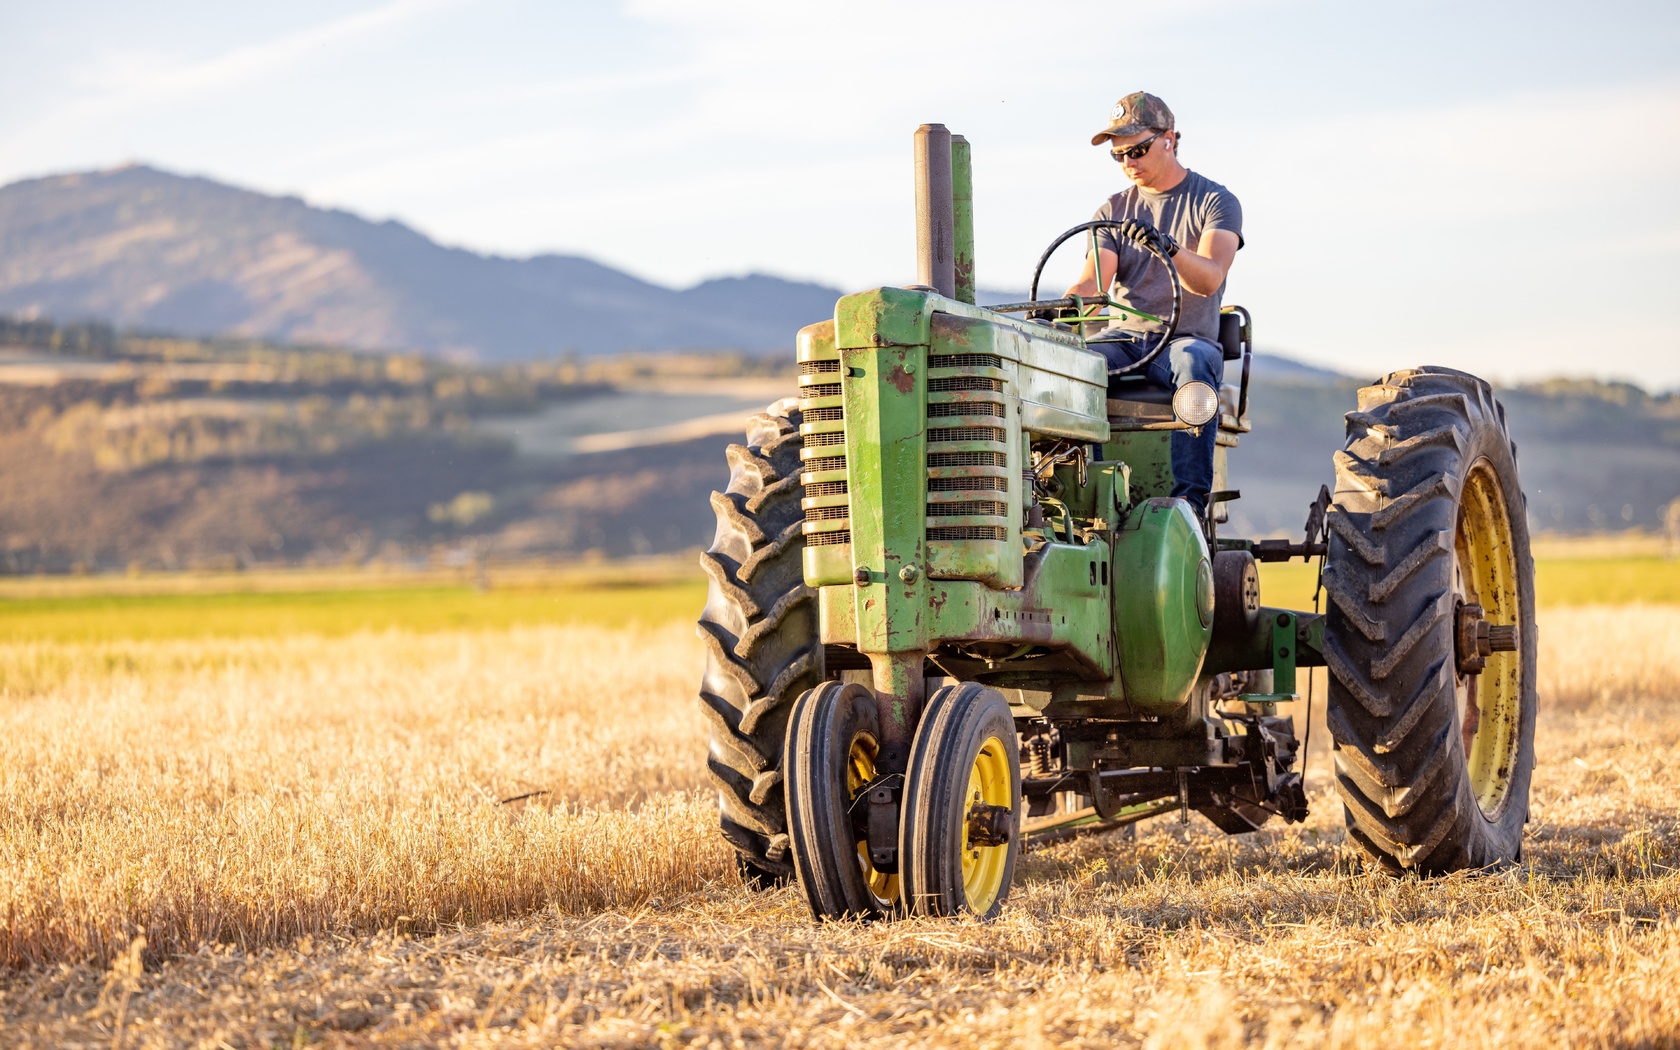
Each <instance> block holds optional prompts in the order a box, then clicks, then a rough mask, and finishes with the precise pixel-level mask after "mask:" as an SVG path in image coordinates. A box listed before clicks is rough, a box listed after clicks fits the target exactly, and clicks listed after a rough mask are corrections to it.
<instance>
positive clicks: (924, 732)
mask: <svg viewBox="0 0 1680 1050" xmlns="http://www.w3.org/2000/svg"><path fill="white" fill-rule="evenodd" d="M916 141H917V151H918V152H917V174H918V182H917V203H918V219H919V227H920V228H919V234H920V236H919V242H920V243H919V264H920V270H921V283H920V284H919V285H917V286H913V287H910V288H877V289H874V290H872V291H866V292H860V293H858V294H856V295H848V296H845V297H844V298H842V299H840V300H839V302H838V303H837V304H836V305H835V309H834V316H833V317H832V318H828V319H825V320H822V321H820V322H818V323H816V324H812V325H809V326H808V327H806V328H805V329H803V330H802V331H800V333H799V336H798V361H799V396H798V397H797V398H789V399H787V400H785V401H780V402H777V403H776V404H775V405H772V406H771V407H770V409H769V410H768V411H767V412H766V413H765V414H763V415H759V416H757V417H755V418H754V420H753V421H752V423H751V425H750V429H749V431H748V434H747V442H746V444H744V445H734V446H731V447H730V449H729V463H730V468H731V470H730V481H729V486H728V489H727V490H726V491H724V492H721V493H717V494H715V495H714V496H713V500H712V503H713V506H714V508H715V510H716V512H717V534H716V540H715V542H714V543H713V545H712V547H711V549H710V550H708V551H707V552H706V553H705V555H703V557H702V563H703V565H704V567H705V569H706V571H707V572H708V573H709V575H710V578H711V582H710V590H709V595H708V600H707V605H706V609H705V612H704V613H703V615H702V618H701V620H700V636H701V638H702V639H703V641H704V642H705V644H706V646H707V650H708V655H707V666H706V671H705V677H704V679H703V681H702V684H701V690H700V692H701V700H702V706H703V709H704V711H705V713H706V715H707V716H708V719H709V722H710V726H711V744H710V753H709V769H710V774H711V776H712V778H713V780H714V782H715V785H716V787H717V790H718V796H719V798H720V800H721V809H722V820H721V824H722V831H723V834H724V836H725V837H726V838H727V839H728V840H729V842H730V843H731V844H733V846H734V848H735V850H736V851H737V854H738V858H739V862H740V865H741V868H742V871H743V872H744V873H745V874H746V875H747V876H748V877H749V878H751V879H753V880H755V881H757V882H760V883H765V884H769V883H775V882H778V881H782V880H785V879H787V878H789V877H796V878H797V879H798V882H799V887H800V890H801V892H802V893H803V895H804V898H805V900H806V901H807V902H808V903H809V905H810V908H811V911H812V912H813V914H815V915H816V916H818V917H819V918H833V917H842V916H854V917H872V916H891V915H900V914H922V915H952V914H958V913H965V912H966V913H972V914H975V915H978V916H981V917H990V916H993V915H995V914H997V912H998V910H999V909H1000V907H1002V905H1003V903H1004V900H1005V898H1006V897H1007V896H1008V893H1009V889H1010V882H1011V878H1012V874H1013V871H1014V868H1015V864H1016V860H1017V858H1018V856H1019V853H1020V850H1021V848H1022V844H1023V842H1024V841H1027V840H1030V839H1035V838H1038V837H1054V836H1061V835H1066V834H1072V833H1078V832H1081V831H1086V830H1101V829H1105V828H1114V827H1125V826H1127V825H1129V824H1131V823H1133V822H1135V821H1138V820H1141V819H1143V818H1145V817H1148V816H1151V815H1155V814H1163V813H1170V812H1174V811H1177V812H1180V813H1182V814H1184V815H1185V816H1186V817H1187V816H1188V813H1189V811H1191V810H1195V811H1196V812H1198V813H1200V814H1202V815H1203V816H1205V817H1207V818H1208V819H1209V820H1210V821H1212V822H1213V824H1214V825H1215V826H1217V827H1218V828H1220V829H1221V830H1223V831H1225V832H1227V833H1231V834H1240V833H1244V832H1249V831H1253V830H1255V829H1257V828H1259V827H1260V826H1261V825H1262V824H1264V823H1265V822H1266V821H1267V820H1269V819H1271V818H1273V817H1277V818H1280V819H1282V820H1284V821H1299V820H1302V819H1304V818H1305V816H1306V814H1307V799H1306V795H1305V792H1304V791H1303V784H1302V775H1301V774H1302V770H1301V766H1302V760H1303V756H1302V749H1301V746H1300V737H1299V734H1298V733H1297V729H1296V726H1295V722H1294V719H1293V717H1291V716H1288V715H1281V714H1279V713H1278V711H1279V707H1280V705H1283V704H1289V703H1292V702H1294V701H1297V700H1299V699H1300V696H1299V692H1298V690H1299V686H1298V677H1297V675H1298V670H1299V669H1300V668H1303V667H1313V666H1327V667H1328V669H1329V672H1328V681H1329V696H1328V698H1327V703H1328V707H1327V718H1328V724H1329V728H1330V732H1331V734H1332V736H1333V738H1334V773H1335V782H1336V785H1337V788H1338V790H1339V792H1340V795H1341V799H1342V802H1343V805H1344V806H1345V808H1346V817H1347V827H1348V833H1349V834H1350V835H1351V836H1352V837H1353V838H1354V839H1355V840H1356V841H1357V842H1358V843H1359V844H1360V845H1361V846H1362V847H1363V848H1364V849H1365V850H1366V851H1367V852H1368V853H1369V854H1370V855H1371V857H1373V858H1374V859H1375V860H1376V862H1377V863H1379V864H1380V865H1382V866H1383V867H1385V868H1387V869H1389V870H1392V871H1396V872H1400V871H1408V870H1410V871H1417V872H1420V873H1426V874H1427V873H1437V872H1448V871H1455V870H1460V869H1465V868H1484V867H1490V866H1498V865H1502V864H1508V863H1510V862H1513V861H1514V860H1516V859H1517V858H1518V857H1519V855H1520V851H1521V836H1522V827H1523V824H1524V823H1525V822H1526V820H1527V817H1528V789H1529V777H1530V772H1531V770H1532V767H1533V762H1534V752H1533V735H1534V723H1535V716H1536V695H1535V650H1536V630H1535V623H1534V591H1533V567H1532V562H1531V559H1530V555H1529V541H1528V530H1527V522H1526V516H1525V510H1524V505H1525V501H1524V497H1523V495H1522V490H1521V487H1520V486H1519V484H1518V480H1517V466H1516V449H1515V446H1514V445H1513V444H1512V442H1511V438H1510V434H1509V432H1508V431H1507V429H1506V424H1505V412H1504V409H1503V407H1502V406H1501V405H1500V404H1499V403H1498V402H1497V401H1496V400H1495V399H1494V396H1493V393H1492V391H1491V389H1490V388H1489V386H1488V384H1487V383H1485V382H1483V381H1482V380H1480V379H1477V378H1475V377H1474V376H1471V375H1467V374H1465V373H1463V372H1457V371H1453V370H1451V369H1446V368H1435V367H1423V368H1415V369H1410V370H1406V371H1401V372H1394V373H1391V374H1390V375H1387V376H1385V377H1383V379H1381V380H1380V381H1379V382H1377V383H1376V384H1375V385H1373V386H1369V387H1366V388H1365V389H1363V390H1361V391H1360V394H1359V405H1358V409H1357V410H1356V411H1354V412H1350V413H1348V415H1347V443H1346V446H1345V448H1344V449H1343V450H1342V451H1341V452H1338V453H1337V454H1336V456H1335V488H1334V491H1333V492H1332V491H1330V490H1329V489H1328V487H1326V488H1325V489H1322V490H1321V491H1320V494H1319V499H1318V501H1317V502H1315V503H1314V504H1312V506H1311V508H1310V509H1309V514H1308V523H1307V535H1306V536H1305V538H1304V539H1303V540H1302V541H1301V542H1298V543H1297V542H1292V541H1289V540H1250V539H1242V538H1236V537H1227V536H1224V535H1221V534H1220V530H1219V527H1220V525H1221V524H1222V523H1223V522H1225V521H1227V520H1228V514H1227V513H1226V507H1227V506H1228V503H1229V501H1230V500H1233V499H1235V498H1236V497H1237V492H1236V491H1234V490H1232V489H1231V488H1230V486H1229V483H1228V482H1227V481H1226V480H1225V459H1226V454H1227V453H1228V451H1229V450H1230V449H1231V448H1234V447H1236V445H1237V443H1238V441H1239V440H1240V439H1241V437H1242V435H1243V434H1245V433H1247V432H1248V431H1249V422H1248V412H1247V406H1248V378H1249V364H1250V358H1251V354H1252V339H1251V325H1250V322H1249V317H1248V314H1247V313H1246V312H1245V311H1242V310H1241V309H1240V308H1233V309H1231V310H1229V311H1227V313H1226V314H1225V315H1224V316H1223V321H1224V324H1223V326H1222V332H1221V342H1222V344H1223V346H1224V351H1225V356H1226V358H1227V361H1228V362H1230V363H1232V364H1233V365H1235V364H1237V363H1239V362H1240V369H1232V370H1233V371H1237V372H1238V374H1239V375H1240V379H1239V380H1238V381H1237V382H1235V383H1227V384H1226V387H1225V389H1224V390H1222V391H1219V392H1217V395H1216V396H1215V394H1214V392H1212V391H1210V390H1207V389H1203V390H1200V391H1197V390H1187V389H1185V388H1181V389H1180V390H1179V391H1178V392H1177V396H1176V397H1175V392H1174V391H1172V390H1169V389H1161V388H1156V387H1152V386H1150V385H1149V384H1148V383H1147V381H1131V382H1127V381H1117V382H1111V379H1110V376H1109V375H1108V368H1107V364H1106V362H1105V359H1104V358H1103V356H1102V355H1101V354H1100V353H1098V352H1096V351H1093V350H1092V349H1089V348H1088V344H1089V343H1090V342H1092V341H1094V340H1096V339H1100V338H1101V333H1100V332H1098V333H1095V334H1093V335H1091V336H1089V337H1087V335H1086V334H1084V333H1085V332H1086V331H1088V330H1090V329H1091V328H1092V327H1094V326H1091V325H1088V324H1087V323H1085V322H1084V321H1083V320H1082V318H1084V317H1085V316H1087V315H1086V314H1084V313H1081V312H1080V311H1088V310H1090V309H1091V308H1093V307H1098V308H1102V307H1110V306H1111V305H1112V304H1109V303H1107V301H1106V299H1104V298H1103V297H1098V298H1097V299H1095V300H1091V299H1086V300H1084V301H1074V300H1071V299H1059V300H1056V299H1053V300H1038V299H1037V285H1038V279H1039V278H1038V275H1037V274H1035V275H1034V278H1033V295H1032V299H1031V301H1028V302H1024V303H1013V304H1004V305H1000V306H994V307H990V308H987V307H981V306H977V305H975V294H974V285H973V272H974V271H973V223H972V204H971V200H972V198H971V192H970V186H971V181H970V162H969V153H968V146H967V143H966V142H964V141H963V140H962V139H961V138H960V137H954V138H953V137H952V136H950V135H949V133H948V132H946V131H945V130H944V129H943V128H942V127H940V126H939V125H924V126H923V128H922V129H920V130H919V131H918V132H917V140H916ZM1092 225H1093V224H1086V225H1085V226H1082V227H1076V228H1075V229H1074V230H1071V231H1069V232H1068V233H1066V234H1064V235H1063V236H1062V237H1061V238H1060V239H1058V241H1057V242H1055V244H1052V246H1051V249H1052V250H1053V249H1054V248H1055V247H1056V245H1057V244H1060V243H1062V242H1063V241H1066V240H1068V239H1070V238H1071V237H1074V236H1077V235H1079V234H1080V233H1081V232H1082V231H1087V230H1088V229H1089V228H1090V227H1091V226H1092ZM1048 254H1049V253H1048V251H1047V252H1046V257H1048ZM1157 260H1158V262H1159V264H1160V265H1163V266H1165V267H1167V268H1168V270H1169V271H1172V261H1171V259H1170V258H1168V257H1167V256H1166V255H1165V254H1160V253H1157ZM1043 266H1044V260H1043V259H1041V260H1040V262H1039V272H1040V273H1042V270H1043ZM1173 279H1174V283H1175V285H1176V283H1177V275H1176V272H1174V273H1173ZM1055 310H1064V311H1071V312H1073V313H1074V316H1072V317H1071V318H1070V319H1069V320H1068V321H1067V322H1064V321H1061V320H1057V319H1054V318H1051V319H1042V318H1043V314H1044V313H1045V312H1046V311H1055ZM1028 313H1033V314H1035V315H1036V316H1037V317H1038V318H1040V319H1029V318H1028V317H1026V316H1023V315H1026V314H1028ZM1165 320H1166V322H1167V326H1166V336H1165V337H1163V339H1162V345H1164V344H1165V342H1166V338H1168V337H1170V335H1171V328H1172V324H1173V323H1174V322H1175V320H1176V307H1175V317H1174V318H1167V319H1165ZM1193 385H1195V384H1192V386H1193ZM1203 426H1211V427H1216V428H1217V437H1218V449H1217V454H1216V463H1215V485H1214V488H1215V489H1216V490H1217V491H1215V492H1214V493H1213V494H1212V497H1211V499H1210V502H1209V505H1208V507H1209V509H1208V512H1207V513H1206V514H1205V515H1197V514H1196V513H1195V512H1194V511H1193V510H1192V509H1191V505H1190V504H1189V503H1187V502H1186V501H1184V500H1182V499H1173V498H1170V497H1168V495H1167V494H1168V493H1169V492H1170V491H1171V488H1172V472H1171V459H1170V454H1169V451H1168V445H1169V438H1170V435H1171V433H1172V432H1173V431H1174V430H1179V429H1189V428H1197V427H1203ZM1295 557H1300V558H1303V559H1321V561H1320V578H1321V581H1322V583H1321V586H1322V590H1323V593H1324V595H1325V596H1326V598H1327V604H1326V606H1325V612H1324V613H1323V614H1319V613H1317V612H1306V611H1299V610H1292V609H1284V608H1274V607H1271V606H1267V605H1265V604H1263V602H1262V598H1261V594H1260V585H1259V574H1258V572H1257V568H1256V562H1259V561H1277V560H1284V559H1289V558H1295Z"/></svg>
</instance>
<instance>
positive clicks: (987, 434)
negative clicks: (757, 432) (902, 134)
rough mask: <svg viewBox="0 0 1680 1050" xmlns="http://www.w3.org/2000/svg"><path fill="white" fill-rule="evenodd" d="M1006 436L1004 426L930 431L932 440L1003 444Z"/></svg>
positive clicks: (947, 428)
mask: <svg viewBox="0 0 1680 1050" xmlns="http://www.w3.org/2000/svg"><path fill="white" fill-rule="evenodd" d="M813 436H815V435H813ZM1005 436H1006V435H1005V434H1004V431H1003V428H1002V427H936V428H934V429H932V430H929V431H928V441H930V442H933V441H996V442H999V443H1000V444H1001V443H1002V442H1003V439H1004V437H1005Z"/></svg>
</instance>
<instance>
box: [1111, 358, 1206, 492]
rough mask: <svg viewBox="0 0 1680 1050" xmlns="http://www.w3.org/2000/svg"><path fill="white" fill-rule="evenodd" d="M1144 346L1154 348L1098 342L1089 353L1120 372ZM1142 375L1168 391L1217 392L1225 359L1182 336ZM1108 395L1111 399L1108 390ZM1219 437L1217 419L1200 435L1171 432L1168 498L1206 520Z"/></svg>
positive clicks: (1186, 432) (1112, 391)
mask: <svg viewBox="0 0 1680 1050" xmlns="http://www.w3.org/2000/svg"><path fill="white" fill-rule="evenodd" d="M1149 345H1153V344H1152V343H1150V344H1145V343H1142V342H1136V343H1134V342H1116V343H1108V342H1099V343H1096V344H1094V345H1093V347H1092V349H1097V348H1100V349H1101V350H1102V354H1103V356H1104V357H1106V358H1108V367H1110V368H1120V367H1123V366H1125V365H1129V364H1131V363H1132V362H1133V361H1136V360H1138V359H1139V358H1141V357H1142V356H1143V355H1144V353H1145V352H1146V351H1147V350H1148V348H1149ZM1143 373H1144V374H1145V375H1147V376H1148V377H1149V378H1150V379H1152V380H1154V381H1155V382H1157V383H1160V384H1161V385H1163V386H1170V387H1172V388H1173V389H1174V390H1177V389H1178V388H1179V387H1180V386H1183V385H1184V384H1185V383H1188V382H1191V381H1192V380H1197V381H1200V382H1203V383H1206V384H1207V385H1208V386H1211V387H1213V389H1214V390H1218V389H1219V384H1220V382H1221V380H1222V379H1223V377H1224V375H1225V355H1224V354H1222V353H1221V352H1220V350H1219V347H1218V346H1216V345H1214V344H1213V343H1210V342H1208V341H1207V340H1206V339H1202V338H1199V337H1197V336H1193V335H1181V336H1179V337H1178V338H1176V339H1174V340H1173V341H1172V342H1171V343H1170V344H1168V346H1167V349H1166V350H1165V352H1163V353H1161V354H1159V355H1158V356H1157V357H1156V358H1155V360H1153V361H1151V362H1149V365H1148V367H1146V368H1145V369H1144V370H1143ZM1111 383H1112V381H1111ZM1109 396H1110V397H1112V396H1114V389H1113V387H1112V386H1110V389H1109ZM1218 434H1219V421H1218V418H1217V417H1216V418H1215V419H1214V421H1213V422H1212V423H1209V424H1208V425H1207V426H1205V427H1203V428H1202V432H1201V433H1200V434H1195V433H1192V432H1190V431H1188V430H1175V431H1173V432H1172V472H1173V490H1172V494H1173V496H1175V497H1177V498H1179V499H1185V500H1189V501H1190V505H1191V506H1192V507H1194V508H1195V509H1196V516H1197V517H1198V518H1199V517H1202V516H1204V515H1206V513H1207V501H1208V492H1209V491H1210V490H1211V489H1212V488H1213V447H1214V442H1215V441H1216V440H1217V439H1218Z"/></svg>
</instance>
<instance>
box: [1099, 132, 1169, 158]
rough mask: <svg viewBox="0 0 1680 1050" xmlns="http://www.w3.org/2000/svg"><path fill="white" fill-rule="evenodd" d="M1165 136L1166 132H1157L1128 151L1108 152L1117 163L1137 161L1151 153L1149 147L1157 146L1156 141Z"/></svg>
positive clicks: (1116, 150)
mask: <svg viewBox="0 0 1680 1050" xmlns="http://www.w3.org/2000/svg"><path fill="white" fill-rule="evenodd" d="M1165 134H1166V132H1165V131H1157V132H1156V133H1155V134H1153V135H1151V136H1149V137H1148V138H1146V139H1144V140H1143V141H1142V142H1140V143H1138V144H1137V145H1135V146H1132V147H1130V148H1128V149H1111V150H1109V151H1108V155H1109V156H1110V157H1113V158H1114V160H1115V161H1116V162H1117V163H1118V162H1120V161H1127V160H1137V159H1138V158H1139V157H1141V156H1143V155H1144V154H1145V153H1148V152H1149V147H1150V146H1153V145H1154V144H1155V140H1156V139H1158V138H1160V137H1161V136H1162V135H1165Z"/></svg>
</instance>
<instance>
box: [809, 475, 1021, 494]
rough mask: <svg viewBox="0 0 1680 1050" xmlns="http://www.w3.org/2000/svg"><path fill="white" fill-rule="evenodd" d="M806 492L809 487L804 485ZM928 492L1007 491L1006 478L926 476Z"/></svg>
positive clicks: (1007, 480) (1007, 482)
mask: <svg viewBox="0 0 1680 1050" xmlns="http://www.w3.org/2000/svg"><path fill="white" fill-rule="evenodd" d="M805 491H806V492H810V491H811V487H810V486H809V485H807V486H806V487H805ZM928 491H929V492H1008V491H1009V479H1008V478H928Z"/></svg>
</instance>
